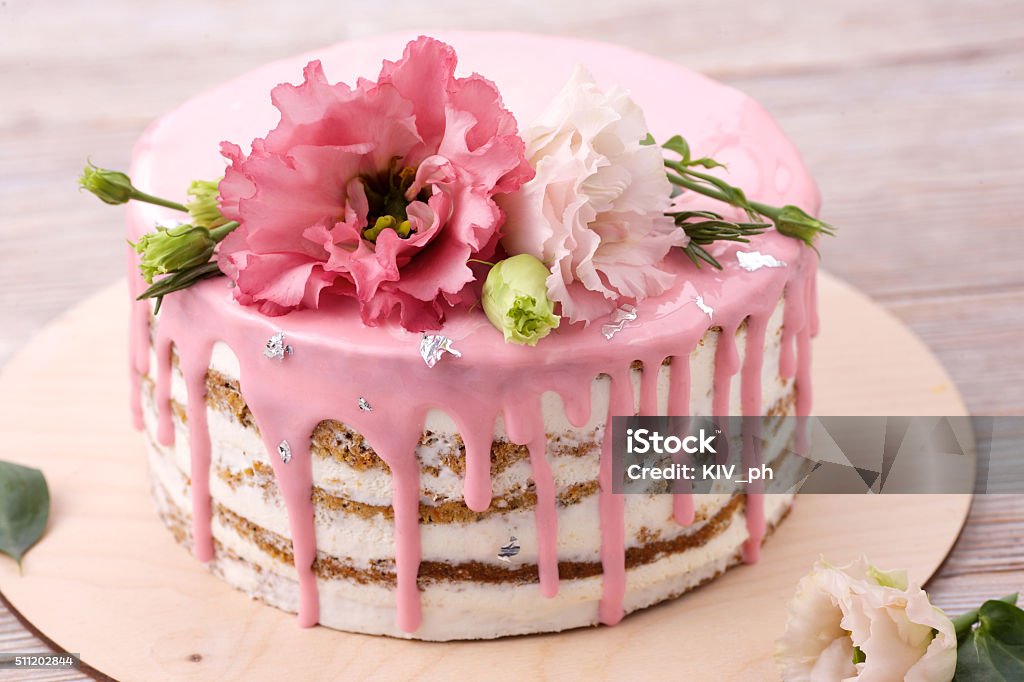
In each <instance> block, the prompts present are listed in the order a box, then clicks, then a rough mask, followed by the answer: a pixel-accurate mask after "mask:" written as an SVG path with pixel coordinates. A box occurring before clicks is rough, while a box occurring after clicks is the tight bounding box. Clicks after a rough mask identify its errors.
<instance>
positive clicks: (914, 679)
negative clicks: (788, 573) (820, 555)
mask: <svg viewBox="0 0 1024 682" xmlns="http://www.w3.org/2000/svg"><path fill="white" fill-rule="evenodd" d="M956 646H957V642H956V633H955V632H954V629H953V623H952V622H951V621H950V620H949V618H948V617H946V614H944V613H943V612H942V611H941V610H939V609H938V608H936V607H934V606H932V605H931V602H929V601H928V595H927V594H926V593H925V591H924V590H922V589H921V587H920V585H915V584H911V583H909V582H908V581H907V576H906V573H905V572H903V571H890V572H885V571H880V570H878V569H877V568H875V567H874V566H871V565H870V564H869V563H868V562H867V560H866V559H864V558H861V559H859V560H858V561H855V562H853V563H852V564H850V565H848V566H842V567H835V566H830V565H829V564H827V563H825V562H824V561H818V562H817V563H816V564H815V566H814V570H813V571H811V573H810V574H809V575H807V576H806V577H804V578H803V580H801V581H800V584H799V585H798V586H797V591H796V595H795V596H794V597H793V600H792V601H791V602H790V604H789V620H788V621H787V623H786V631H785V633H784V634H783V635H782V637H780V638H779V640H778V641H777V642H776V646H775V659H776V661H777V662H778V664H779V667H780V669H781V672H782V678H783V679H784V680H786V682H799V681H806V682H817V681H818V680H844V681H845V680H858V681H859V682H869V681H877V682H884V681H888V680H906V681H907V682H944V681H947V680H950V679H952V678H953V672H954V671H955V669H956Z"/></svg>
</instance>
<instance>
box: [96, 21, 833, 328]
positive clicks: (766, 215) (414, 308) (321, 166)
mask: <svg viewBox="0 0 1024 682" xmlns="http://www.w3.org/2000/svg"><path fill="white" fill-rule="evenodd" d="M456 62H457V58H456V55H455V52H454V50H453V49H452V48H451V47H450V46H448V45H446V44H444V43H441V42H439V41H436V40H433V39H431V38H426V37H420V38H418V39H416V40H414V41H412V42H410V43H409V44H408V45H407V46H406V48H405V51H404V53H403V55H402V57H401V59H399V60H398V61H396V62H388V61H385V62H384V64H383V67H382V69H381V71H380V74H379V76H378V78H377V80H376V81H370V80H366V79H360V80H359V81H358V82H357V83H356V84H355V85H354V86H349V85H346V84H344V83H331V82H329V81H328V80H327V78H326V76H325V74H324V72H323V69H322V68H321V65H320V63H319V62H317V61H313V62H310V63H309V64H308V65H307V66H306V68H305V70H304V73H303V81H302V83H301V84H299V85H291V84H287V83H285V84H282V85H279V86H277V87H275V88H274V89H273V91H272V93H271V101H272V102H273V104H274V106H275V107H277V109H278V110H279V112H280V115H281V116H280V121H279V123H278V125H277V126H276V127H275V128H274V129H273V130H271V131H270V132H269V133H268V134H267V135H266V136H265V137H263V138H257V139H255V140H253V141H252V144H251V148H250V150H249V151H248V153H246V152H245V151H243V149H242V148H241V147H239V146H238V145H236V144H233V143H229V142H224V143H222V145H221V153H222V155H223V156H224V157H225V158H226V159H227V161H228V166H227V168H226V170H225V173H224V177H223V178H221V179H219V180H197V181H195V182H193V183H192V184H191V185H190V186H189V187H188V189H187V190H186V194H187V196H188V200H187V201H186V202H185V203H179V202H178V201H174V200H170V199H165V198H162V197H157V196H153V195H151V194H148V193H146V192H143V191H141V190H140V189H138V188H137V187H135V186H134V185H133V184H132V181H131V179H130V178H129V177H128V176H127V175H125V174H124V173H120V172H118V171H112V170H105V169H102V168H97V167H95V166H93V165H92V164H91V163H90V164H89V165H88V166H87V167H86V168H85V170H84V172H83V174H82V177H81V178H80V180H79V182H80V185H81V187H82V188H84V189H87V190H89V191H90V192H92V193H93V194H95V195H96V196H97V197H99V198H100V199H101V200H102V201H104V202H106V203H109V204H123V203H126V202H128V201H142V202H147V203H151V204H155V205H158V206H162V207H165V208H171V209H176V210H178V211H181V212H183V213H185V214H187V219H186V220H184V221H183V222H180V223H173V224H169V223H165V224H161V225H159V226H158V227H157V228H156V229H155V230H154V231H153V232H151V233H148V234H145V235H142V236H141V237H140V238H139V239H138V240H137V241H136V242H135V243H133V244H132V246H133V247H134V249H135V251H136V252H137V253H138V255H139V269H140V272H141V274H142V276H143V279H144V280H145V281H146V282H147V283H148V284H149V288H147V289H146V290H145V291H143V292H142V294H141V295H140V296H139V298H140V299H145V298H155V299H156V302H157V303H156V310H157V312H159V309H160V304H161V301H162V300H163V297H164V296H166V295H168V294H171V293H173V292H176V291H179V290H182V289H186V288H189V287H191V286H193V285H194V284H196V283H197V282H199V281H201V280H204V279H207V278H212V277H217V276H221V275H227V277H228V278H229V279H230V280H231V285H232V295H233V296H234V298H235V299H236V300H237V301H238V302H239V303H240V304H242V305H246V306H252V307H254V308H256V309H257V310H258V311H259V312H260V313H262V314H264V315H268V316H276V315H283V314H286V313H288V312H290V311H293V310H298V309H302V308H314V309H315V308H319V307H321V305H322V304H323V303H324V301H326V300H327V299H329V298H332V297H335V298H338V297H340V298H347V299H350V300H352V301H353V302H354V303H355V305H356V306H357V307H358V310H359V312H360V315H361V319H362V321H363V323H364V324H366V325H368V326H376V325H379V324H381V323H382V322H384V321H385V320H392V321H395V322H397V323H398V324H400V325H401V326H402V327H403V328H405V329H406V330H408V331H412V332H425V331H435V330H439V329H441V328H442V325H443V322H444V319H445V316H446V313H447V312H448V311H449V310H450V309H451V308H453V307H456V306H462V307H466V308H469V309H470V310H472V309H473V306H474V305H475V304H476V303H478V297H479V292H480V287H479V285H476V284H475V282H476V279H477V275H476V272H475V271H474V270H472V269H471V268H470V263H473V262H483V263H488V264H490V263H491V262H493V261H500V262H499V263H498V265H497V266H492V267H493V270H492V272H491V276H490V277H489V279H488V281H489V282H490V285H489V286H485V287H484V294H485V295H486V296H487V298H485V300H484V301H483V303H484V305H483V312H484V313H485V314H486V315H487V317H488V319H489V320H490V321H491V322H492V324H493V325H494V326H495V327H496V328H497V329H498V330H499V331H501V332H502V334H503V336H504V338H505V340H506V341H507V342H510V343H520V344H528V345H534V344H536V343H537V341H538V340H540V339H542V338H544V337H545V336H547V335H548V334H549V333H550V332H551V331H552V330H554V329H556V328H557V327H558V326H559V321H560V318H561V317H565V318H567V320H568V322H570V323H578V322H583V323H584V324H589V323H590V322H593V321H595V320H598V319H606V318H608V317H609V315H610V314H613V313H614V311H616V310H619V309H621V308H622V306H632V307H635V305H636V304H637V303H639V302H640V301H642V300H643V299H645V298H648V297H651V296H656V295H658V294H660V293H662V292H664V291H666V290H667V289H668V288H669V287H670V286H671V285H672V284H673V282H674V281H675V280H676V278H677V277H680V276H683V277H685V276H686V272H685V270H680V269H679V268H678V267H677V266H675V265H671V266H670V265H669V264H668V263H667V262H666V256H667V255H668V254H669V253H670V252H671V251H672V250H673V249H674V248H681V249H682V250H683V251H684V252H685V253H686V254H687V255H688V256H689V257H690V259H691V261H692V262H693V264H694V266H695V267H700V266H701V264H702V263H703V264H709V265H711V266H712V267H716V268H721V267H722V265H721V263H719V262H718V261H717V260H716V259H715V258H714V256H712V255H711V253H710V252H709V251H708V250H706V249H705V248H704V247H706V246H707V245H708V244H711V243H713V242H716V241H723V240H724V241H736V242H748V241H750V237H752V236H754V235H757V234H760V233H762V232H764V231H765V230H768V229H772V228H774V229H775V230H777V231H778V232H779V233H781V234H784V235H787V236H790V237H793V238H796V239H799V240H801V241H803V242H804V243H806V244H808V245H809V246H811V247H812V248H813V247H814V242H815V239H816V237H817V235H818V234H833V228H832V227H831V226H830V225H828V224H827V223H825V222H823V221H820V220H818V219H817V218H814V217H813V216H811V215H809V214H807V213H806V212H805V211H803V210H802V209H800V208H799V207H796V206H783V207H774V206H769V205H766V204H763V203H759V202H757V201H753V200H749V199H747V197H746V195H745V194H744V192H743V191H742V190H741V189H740V188H738V187H735V186H732V185H730V184H729V183H728V182H727V181H726V180H724V179H723V178H722V177H720V176H719V175H716V174H715V170H714V169H716V168H718V167H721V166H722V164H720V163H718V162H717V161H715V160H714V159H711V158H708V157H701V158H693V156H692V155H691V153H690V147H689V145H688V144H687V142H686V140H685V139H684V138H682V137H681V136H678V135H677V136H675V137H672V138H670V139H669V140H668V141H667V142H665V143H664V144H662V145H661V146H658V145H657V144H656V143H655V141H654V138H653V137H652V136H651V134H650V133H649V132H648V130H647V125H646V122H645V119H644V115H643V112H642V111H641V109H640V107H639V106H638V105H637V104H636V103H635V102H634V101H633V100H632V99H630V97H629V95H628V93H627V92H626V91H625V90H624V89H622V88H619V87H613V88H611V89H610V90H607V91H606V90H602V89H601V88H599V87H598V85H597V84H596V83H595V82H594V80H593V79H592V78H591V77H590V75H589V74H588V73H587V72H586V71H585V70H584V69H583V68H582V67H578V68H577V69H576V71H575V72H574V73H573V75H572V77H571V78H570V80H569V82H568V83H567V84H566V86H565V87H564V88H563V90H562V91H561V93H560V94H559V95H558V97H557V98H556V99H555V100H554V102H553V103H552V104H551V106H550V107H549V108H548V110H547V111H546V112H545V113H544V114H543V115H542V116H541V117H540V119H538V120H537V121H536V122H535V123H534V124H533V125H532V126H530V127H529V129H528V130H527V131H526V133H525V135H524V136H522V137H521V136H520V135H519V132H518V126H517V122H516V120H515V118H514V116H513V115H512V113H511V112H510V111H508V110H507V109H505V108H504V105H503V104H502V100H501V97H500V95H499V93H498V90H497V88H496V87H495V85H494V84H493V83H491V82H490V81H488V80H486V79H484V78H483V77H481V76H479V75H476V74H473V75H471V76H468V77H463V78H457V77H456V76H455V67H456ZM524 138H525V139H524ZM666 152H670V153H671V154H673V155H674V156H673V157H672V158H666V157H665V153H666ZM682 193H697V194H702V195H704V196H707V197H710V198H712V199H715V200H717V201H719V202H722V203H725V204H727V205H729V206H732V207H734V208H737V209H739V210H740V211H741V212H742V213H743V214H744V215H745V216H746V218H747V222H737V221H733V220H729V219H727V218H725V217H723V216H722V215H719V214H718V213H716V212H713V211H709V210H679V209H677V208H675V207H674V198H675V197H676V196H678V195H679V194H682ZM506 214H507V215H508V219H506ZM520 256H523V257H526V256H529V260H527V259H524V258H519V257H520ZM503 257H505V258H506V260H510V259H511V260H514V262H515V265H513V264H512V263H508V266H507V267H506V266H505V265H503V263H505V261H501V260H500V259H501V258H503ZM515 259H518V260H515ZM526 263H528V264H529V265H528V266H526V265H525V264H526ZM779 265H784V264H781V262H780V263H779ZM542 269H543V272H546V273H547V275H546V276H545V278H544V282H543V286H541V285H540V284H539V281H540V280H539V279H538V277H539V275H540V274H543V273H542ZM709 310H710V309H709ZM478 314H479V313H478Z"/></svg>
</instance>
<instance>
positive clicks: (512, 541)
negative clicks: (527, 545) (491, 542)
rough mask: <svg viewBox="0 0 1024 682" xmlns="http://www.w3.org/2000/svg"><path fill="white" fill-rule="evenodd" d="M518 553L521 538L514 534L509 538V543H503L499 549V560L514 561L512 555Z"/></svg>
mask: <svg viewBox="0 0 1024 682" xmlns="http://www.w3.org/2000/svg"><path fill="white" fill-rule="evenodd" d="M517 554H519V538H517V537H516V536H515V535H512V536H510V537H509V539H508V544H507V545H502V546H501V547H500V548H499V549H498V560H499V561H504V562H505V563H506V564H510V563H512V557H514V556H515V555H517Z"/></svg>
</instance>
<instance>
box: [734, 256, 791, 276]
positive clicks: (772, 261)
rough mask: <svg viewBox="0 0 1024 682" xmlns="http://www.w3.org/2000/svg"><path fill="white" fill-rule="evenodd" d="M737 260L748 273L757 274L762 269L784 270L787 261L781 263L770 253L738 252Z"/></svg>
mask: <svg viewBox="0 0 1024 682" xmlns="http://www.w3.org/2000/svg"><path fill="white" fill-rule="evenodd" d="M736 260H737V262H739V264H740V267H741V268H743V269H744V270H746V271H747V272H755V271H757V270H760V269H761V268H784V267H786V263H785V261H781V260H779V259H778V258H776V257H775V256H773V255H772V254H770V253H761V252H760V251H737V252H736Z"/></svg>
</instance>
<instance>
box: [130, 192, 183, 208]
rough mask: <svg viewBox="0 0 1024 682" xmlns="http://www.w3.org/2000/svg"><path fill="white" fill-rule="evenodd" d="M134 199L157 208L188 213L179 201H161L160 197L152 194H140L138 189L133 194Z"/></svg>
mask: <svg viewBox="0 0 1024 682" xmlns="http://www.w3.org/2000/svg"><path fill="white" fill-rule="evenodd" d="M132 199H134V200H135V201H142V202H144V203H147V204H154V205H156V206H164V207H166V208H173V209H174V210H175V211H183V212H185V213H188V209H187V208H185V205H184V204H179V203H178V202H177V201H171V200H169V199H161V198H160V197H155V196H153V195H152V194H146V193H145V192H140V191H139V190H137V189H136V190H135V191H134V192H132Z"/></svg>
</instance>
